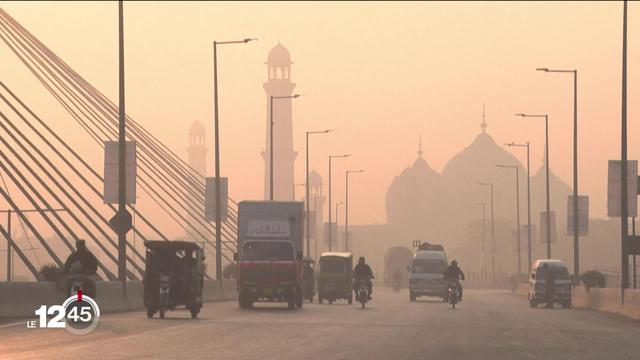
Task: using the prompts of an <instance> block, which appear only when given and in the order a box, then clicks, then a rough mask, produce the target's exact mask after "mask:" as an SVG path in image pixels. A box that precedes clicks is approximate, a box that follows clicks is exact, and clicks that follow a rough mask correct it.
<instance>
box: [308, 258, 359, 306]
mask: <svg viewBox="0 0 640 360" xmlns="http://www.w3.org/2000/svg"><path fill="white" fill-rule="evenodd" d="M352 273H353V254H351V253H349V252H325V253H322V255H321V256H320V260H319V261H318V272H317V276H316V278H317V283H318V302H319V303H320V304H322V302H323V301H324V300H327V301H328V302H329V304H333V302H334V301H336V300H338V299H345V300H347V301H348V302H349V304H351V303H352V302H353V292H352V277H353V274H352Z"/></svg>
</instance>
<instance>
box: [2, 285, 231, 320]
mask: <svg viewBox="0 0 640 360" xmlns="http://www.w3.org/2000/svg"><path fill="white" fill-rule="evenodd" d="M143 292H144V287H143V284H142V281H128V282H127V283H126V288H125V287H123V286H122V283H120V282H118V281H97V282H96V299H95V300H96V302H97V303H98V306H100V311H101V312H102V313H112V312H122V311H135V310H143V309H144V303H143V299H142V294H143ZM67 297H68V295H67V294H66V292H64V291H62V290H58V289H57V288H56V285H55V284H54V283H51V282H10V283H6V282H5V283H3V282H0V319H5V318H21V317H32V316H34V312H35V310H36V309H37V308H39V307H40V306H41V305H48V306H49V305H56V304H62V302H63V301H64V300H65V299H66V298H67ZM237 298H238V293H237V291H236V281H235V280H224V281H223V282H222V291H221V290H220V286H219V284H218V282H217V281H215V280H205V281H204V287H203V289H202V301H203V302H215V301H232V300H236V299H237Z"/></svg>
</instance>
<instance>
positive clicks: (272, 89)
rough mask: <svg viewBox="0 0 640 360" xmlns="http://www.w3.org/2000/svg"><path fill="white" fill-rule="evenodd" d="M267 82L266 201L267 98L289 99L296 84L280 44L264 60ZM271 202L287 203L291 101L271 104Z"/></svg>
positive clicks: (266, 178)
mask: <svg viewBox="0 0 640 360" xmlns="http://www.w3.org/2000/svg"><path fill="white" fill-rule="evenodd" d="M266 64H267V77H268V80H267V82H265V83H264V84H263V87H264V90H265V92H266V93H267V114H266V115H267V121H266V127H265V129H266V139H265V149H264V151H262V158H263V159H264V198H265V199H267V200H268V199H269V192H270V178H269V175H270V174H269V167H270V153H269V149H270V144H271V143H270V114H271V108H270V103H271V101H270V97H271V96H291V95H292V93H293V89H294V88H295V86H296V84H295V83H293V82H291V64H293V62H291V56H290V55H289V51H288V50H287V49H285V47H284V46H282V44H280V43H278V44H277V45H276V46H275V47H274V48H273V49H271V51H269V57H268V58H267V62H266ZM273 145H274V146H273V182H274V184H273V199H274V200H291V192H292V190H291V189H292V188H293V184H294V177H293V166H294V161H295V158H296V156H297V155H298V153H297V152H296V151H294V150H293V116H292V111H291V99H277V100H274V101H273Z"/></svg>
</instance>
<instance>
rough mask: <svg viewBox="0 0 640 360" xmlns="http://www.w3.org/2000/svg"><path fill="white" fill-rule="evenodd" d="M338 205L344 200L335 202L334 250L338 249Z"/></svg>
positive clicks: (342, 203)
mask: <svg viewBox="0 0 640 360" xmlns="http://www.w3.org/2000/svg"><path fill="white" fill-rule="evenodd" d="M340 205H344V202H342V201H340V202H339V203H336V250H337V249H338V207H339V206H340Z"/></svg>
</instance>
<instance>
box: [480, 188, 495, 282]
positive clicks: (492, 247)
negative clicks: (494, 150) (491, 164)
mask: <svg viewBox="0 0 640 360" xmlns="http://www.w3.org/2000/svg"><path fill="white" fill-rule="evenodd" d="M478 185H482V186H488V187H489V188H490V189H491V278H492V280H493V282H494V284H495V281H496V237H495V227H494V226H495V221H494V217H493V183H484V182H478Z"/></svg>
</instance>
